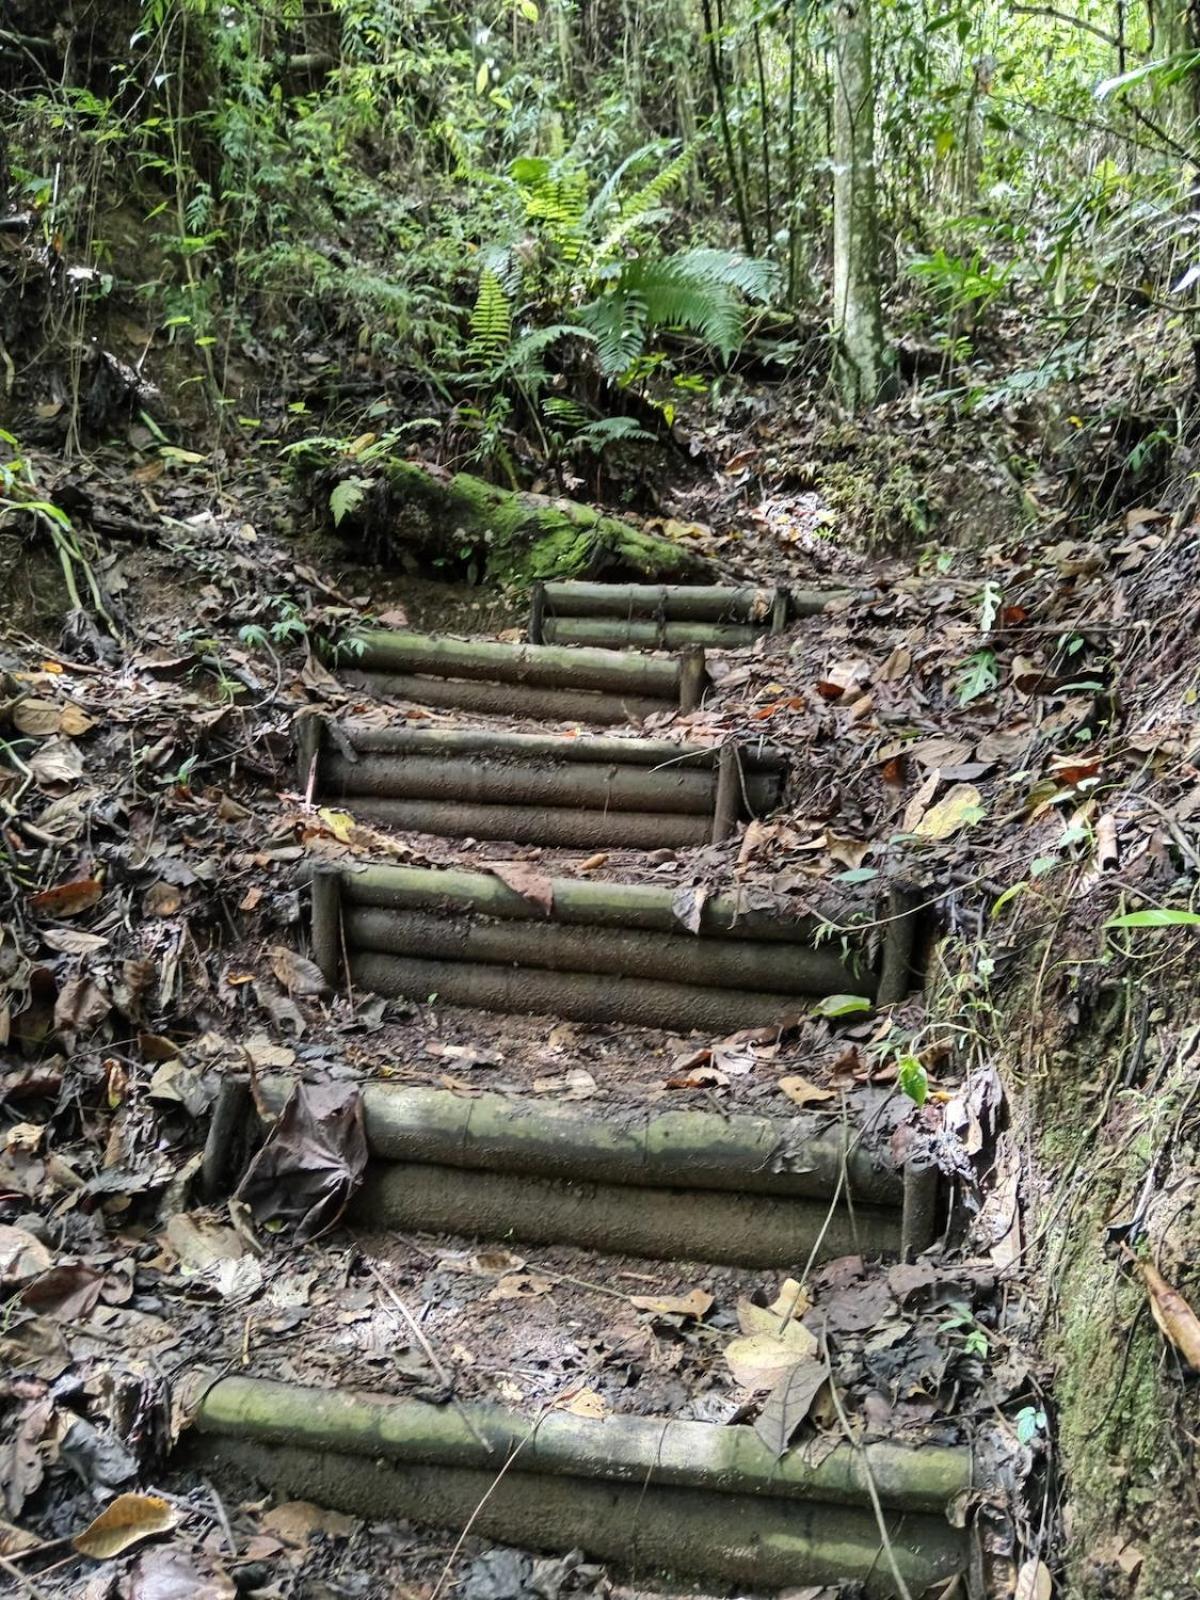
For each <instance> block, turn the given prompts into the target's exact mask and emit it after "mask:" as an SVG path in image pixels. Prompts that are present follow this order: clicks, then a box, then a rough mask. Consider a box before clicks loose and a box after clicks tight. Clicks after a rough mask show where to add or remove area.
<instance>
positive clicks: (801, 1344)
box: [725, 1307, 817, 1390]
mask: <svg viewBox="0 0 1200 1600" xmlns="http://www.w3.org/2000/svg"><path fill="white" fill-rule="evenodd" d="M755 1309H756V1310H765V1308H763V1307H756V1308H755ZM739 1311H740V1307H739ZM768 1314H769V1313H768ZM739 1320H740V1318H739ZM773 1320H774V1322H775V1323H776V1325H777V1326H778V1325H779V1319H778V1318H774V1319H773ZM816 1352H817V1341H816V1340H815V1339H814V1338H813V1336H812V1334H811V1333H809V1331H808V1329H807V1328H806V1327H804V1325H803V1324H802V1323H799V1322H789V1323H788V1324H787V1326H786V1327H785V1328H784V1330H783V1333H782V1335H780V1334H778V1333H749V1334H745V1335H744V1336H743V1337H742V1338H740V1339H733V1340H731V1341H730V1343H729V1344H728V1345H726V1347H725V1360H726V1362H727V1364H728V1366H729V1370H730V1372H732V1374H733V1377H734V1381H735V1382H736V1383H738V1384H740V1385H741V1386H742V1388H743V1389H755V1390H759V1389H773V1388H774V1387H775V1385H776V1384H777V1383H778V1382H779V1381H780V1379H782V1378H784V1377H786V1375H787V1374H788V1373H789V1372H791V1371H792V1370H793V1369H794V1368H795V1367H797V1366H799V1364H800V1363H801V1362H802V1361H807V1360H810V1359H811V1358H812V1357H813V1356H815V1355H816Z"/></svg>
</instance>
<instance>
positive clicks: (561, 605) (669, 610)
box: [542, 583, 780, 628]
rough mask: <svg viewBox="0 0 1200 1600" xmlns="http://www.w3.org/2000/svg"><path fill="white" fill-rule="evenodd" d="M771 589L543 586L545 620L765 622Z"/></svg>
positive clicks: (773, 596) (772, 598)
mask: <svg viewBox="0 0 1200 1600" xmlns="http://www.w3.org/2000/svg"><path fill="white" fill-rule="evenodd" d="M779 592H780V591H779V590H777V589H759V588H750V587H749V586H745V587H742V588H723V587H719V586H716V585H713V584H667V583H547V584H546V585H545V586H544V588H543V591H542V600H543V605H544V607H545V616H546V618H547V619H549V618H550V617H612V618H617V619H619V620H622V621H630V620H632V619H634V618H636V617H650V618H654V619H657V620H659V621H666V622H743V623H757V624H758V625H759V626H760V627H761V628H768V627H770V624H771V618H772V614H773V612H774V609H775V601H776V597H777V595H778V594H779Z"/></svg>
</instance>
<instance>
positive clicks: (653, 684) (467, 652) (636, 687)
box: [355, 630, 680, 700]
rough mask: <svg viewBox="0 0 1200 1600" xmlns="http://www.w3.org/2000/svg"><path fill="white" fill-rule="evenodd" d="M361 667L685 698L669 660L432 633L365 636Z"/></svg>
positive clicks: (358, 659) (360, 641)
mask: <svg viewBox="0 0 1200 1600" xmlns="http://www.w3.org/2000/svg"><path fill="white" fill-rule="evenodd" d="M355 665H356V667H357V668H358V669H359V670H361V671H364V672H382V673H392V672H398V673H427V674H430V675H432V676H434V677H443V678H470V679H483V680H485V681H488V682H492V683H519V684H523V685H525V686H527V687H528V688H531V689H599V690H602V691H603V692H604V693H607V694H633V695H642V696H650V697H653V698H655V699H664V700H666V699H672V698H675V699H677V698H678V696H679V692H680V662H679V661H678V660H671V659H670V658H669V657H662V656H634V655H622V654H621V652H620V651H618V650H572V649H569V648H567V647H566V646H556V645H530V644H505V643H502V642H500V641H498V640H491V639H451V638H447V637H445V636H442V635H438V634H429V633H409V632H404V633H395V632H386V631H384V630H374V631H368V632H365V633H360V634H359V635H358V637H357V654H356V656H355Z"/></svg>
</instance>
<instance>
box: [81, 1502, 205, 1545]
mask: <svg viewBox="0 0 1200 1600" xmlns="http://www.w3.org/2000/svg"><path fill="white" fill-rule="evenodd" d="M177 1520H178V1518H177V1517H176V1514H175V1510H174V1507H173V1506H171V1505H170V1504H169V1503H168V1502H167V1501H166V1500H163V1499H161V1498H160V1497H159V1496H158V1495H156V1494H119V1495H118V1496H117V1498H116V1499H115V1500H114V1501H112V1503H111V1504H110V1505H107V1506H106V1507H105V1508H104V1510H103V1511H102V1512H101V1513H100V1515H99V1516H98V1517H97V1518H96V1519H95V1521H94V1522H90V1523H89V1524H88V1526H87V1527H86V1528H85V1529H84V1530H83V1532H82V1533H77V1534H76V1535H75V1537H74V1538H73V1539H72V1540H71V1543H72V1545H73V1546H74V1547H75V1549H76V1550H77V1551H78V1552H79V1554H80V1555H81V1556H91V1558H92V1560H93V1561H108V1560H110V1559H111V1558H112V1557H113V1556H119V1555H120V1554H121V1552H122V1551H123V1550H128V1549H129V1547H130V1545H134V1544H137V1543H138V1541H139V1540H141V1539H149V1538H150V1537H151V1536H152V1535H153V1534H156V1533H169V1532H170V1531H171V1529H172V1528H173V1527H174V1526H175V1524H176V1522H177Z"/></svg>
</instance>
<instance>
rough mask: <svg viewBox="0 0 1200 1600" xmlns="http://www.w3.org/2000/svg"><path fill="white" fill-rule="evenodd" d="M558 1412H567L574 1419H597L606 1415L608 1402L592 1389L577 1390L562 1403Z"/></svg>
mask: <svg viewBox="0 0 1200 1600" xmlns="http://www.w3.org/2000/svg"><path fill="white" fill-rule="evenodd" d="M559 1410H560V1411H569V1412H570V1413H571V1415H572V1416H575V1417H592V1418H594V1419H599V1418H600V1417H606V1416H607V1415H608V1402H607V1401H606V1400H605V1398H604V1396H603V1395H602V1394H597V1393H596V1391H595V1390H594V1389H577V1390H576V1392H575V1393H574V1394H573V1395H572V1396H571V1397H570V1399H569V1400H566V1401H564V1403H563V1404H562V1405H561V1406H560V1407H559Z"/></svg>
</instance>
